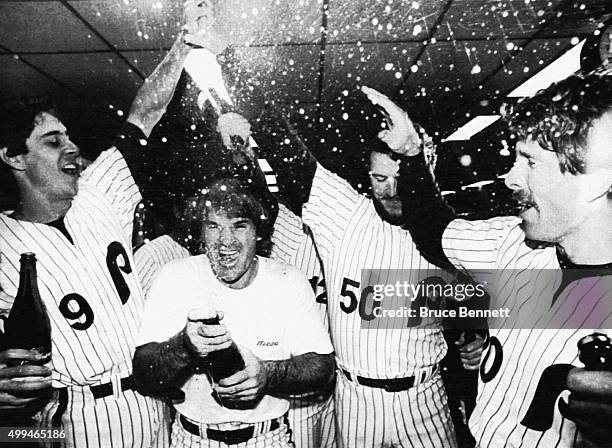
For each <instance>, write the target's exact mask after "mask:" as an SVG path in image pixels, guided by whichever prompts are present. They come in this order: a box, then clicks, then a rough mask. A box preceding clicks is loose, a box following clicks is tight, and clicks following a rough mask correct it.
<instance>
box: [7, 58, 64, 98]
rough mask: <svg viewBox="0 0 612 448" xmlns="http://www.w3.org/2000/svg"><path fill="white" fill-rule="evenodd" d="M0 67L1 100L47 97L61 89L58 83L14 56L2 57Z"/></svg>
mask: <svg viewBox="0 0 612 448" xmlns="http://www.w3.org/2000/svg"><path fill="white" fill-rule="evenodd" d="M0 67H2V82H0V98H13V97H16V96H24V95H31V96H38V95H47V94H49V93H52V92H55V91H57V89H58V88H59V87H58V85H57V83H55V82H54V81H52V80H51V79H49V78H48V77H46V76H44V75H42V74H40V73H39V72H37V71H36V70H34V69H33V68H31V67H29V66H27V65H26V64H24V63H23V62H22V61H20V60H19V59H17V58H15V57H14V56H8V55H4V56H2V55H0Z"/></svg>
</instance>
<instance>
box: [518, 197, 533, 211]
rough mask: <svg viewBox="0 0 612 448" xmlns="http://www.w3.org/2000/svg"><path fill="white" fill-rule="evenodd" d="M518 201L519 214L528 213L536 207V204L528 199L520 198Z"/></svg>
mask: <svg viewBox="0 0 612 448" xmlns="http://www.w3.org/2000/svg"><path fill="white" fill-rule="evenodd" d="M517 202H518V211H519V214H523V213H526V212H527V211H528V210H531V209H532V208H534V207H535V204H534V203H533V202H530V201H527V200H519V201H517Z"/></svg>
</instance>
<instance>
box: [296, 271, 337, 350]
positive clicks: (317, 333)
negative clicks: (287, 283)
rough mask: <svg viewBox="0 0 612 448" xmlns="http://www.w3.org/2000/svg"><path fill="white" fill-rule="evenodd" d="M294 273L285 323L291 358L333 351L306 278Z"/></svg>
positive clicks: (297, 272)
mask: <svg viewBox="0 0 612 448" xmlns="http://www.w3.org/2000/svg"><path fill="white" fill-rule="evenodd" d="M294 272H295V279H294V281H293V282H292V284H293V288H292V294H290V297H289V303H288V305H289V306H288V312H287V315H288V316H289V320H288V322H287V324H288V325H287V328H288V336H289V347H290V351H291V356H297V355H303V354H304V353H309V352H314V353H319V354H322V355H324V354H328V353H332V352H333V351H334V349H333V347H332V344H331V340H330V338H329V333H328V332H327V330H326V329H325V327H324V325H323V323H322V322H321V318H320V317H319V315H318V313H317V309H316V305H315V298H314V293H313V291H312V288H311V287H310V284H309V283H308V280H307V279H306V277H305V276H304V275H303V274H302V273H300V272H299V271H297V270H296V271H294Z"/></svg>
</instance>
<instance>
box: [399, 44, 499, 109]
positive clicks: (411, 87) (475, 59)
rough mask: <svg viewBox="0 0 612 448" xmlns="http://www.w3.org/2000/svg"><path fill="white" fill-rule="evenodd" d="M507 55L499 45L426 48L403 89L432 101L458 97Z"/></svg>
mask: <svg viewBox="0 0 612 448" xmlns="http://www.w3.org/2000/svg"><path fill="white" fill-rule="evenodd" d="M508 53H509V50H508V47H507V46H506V45H505V43H504V42H502V41H499V40H497V41H489V42H487V41H478V42H447V41H444V42H436V43H435V44H431V45H428V46H427V48H426V50H425V52H424V54H423V56H422V57H421V59H420V60H419V62H418V64H417V67H418V70H416V71H411V72H410V74H409V77H408V78H407V80H406V83H405V84H404V85H403V88H404V90H405V91H406V92H410V91H415V89H416V90H417V91H418V92H420V94H422V95H428V96H431V97H434V98H436V97H448V96H449V95H453V96H455V97H460V96H462V95H464V94H466V93H470V92H473V91H474V90H477V89H478V87H479V85H480V83H481V82H482V81H483V80H484V79H485V78H486V77H487V75H489V74H490V73H492V72H493V71H494V70H496V69H497V68H498V67H499V66H500V65H501V63H502V60H503V58H504V57H506V56H507V55H508Z"/></svg>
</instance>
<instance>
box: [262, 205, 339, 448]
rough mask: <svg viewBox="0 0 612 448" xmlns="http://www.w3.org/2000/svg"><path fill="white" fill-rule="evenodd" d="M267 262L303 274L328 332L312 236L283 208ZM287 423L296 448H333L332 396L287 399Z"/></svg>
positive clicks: (322, 281) (280, 207) (277, 221)
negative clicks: (275, 261) (282, 264)
mask: <svg viewBox="0 0 612 448" xmlns="http://www.w3.org/2000/svg"><path fill="white" fill-rule="evenodd" d="M270 258H275V259H278V260H281V261H283V262H285V263H288V264H291V265H293V266H295V267H297V268H299V269H300V270H301V271H302V272H303V273H304V274H306V276H307V277H308V279H309V281H310V285H311V286H312V288H313V290H314V292H315V300H316V302H317V311H318V313H319V316H320V318H321V321H322V322H323V324H324V325H325V328H327V329H329V324H328V320H327V295H326V290H325V279H324V277H323V270H322V269H321V261H320V259H319V256H318V254H317V251H316V248H315V245H314V242H313V240H312V233H311V232H310V229H308V228H305V227H304V225H303V223H302V220H301V219H300V218H299V217H298V216H296V215H295V214H293V212H291V210H289V209H288V208H287V207H286V206H285V205H283V204H279V205H278V216H277V218H276V221H275V223H274V233H273V234H272V250H271V252H270ZM289 423H290V428H291V431H292V436H291V440H292V441H293V442H294V444H295V446H296V448H315V447H320V448H331V447H333V446H335V423H334V402H333V396H330V397H329V398H328V399H326V400H324V401H322V402H317V403H313V402H312V399H302V398H300V397H292V398H290V399H289Z"/></svg>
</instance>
